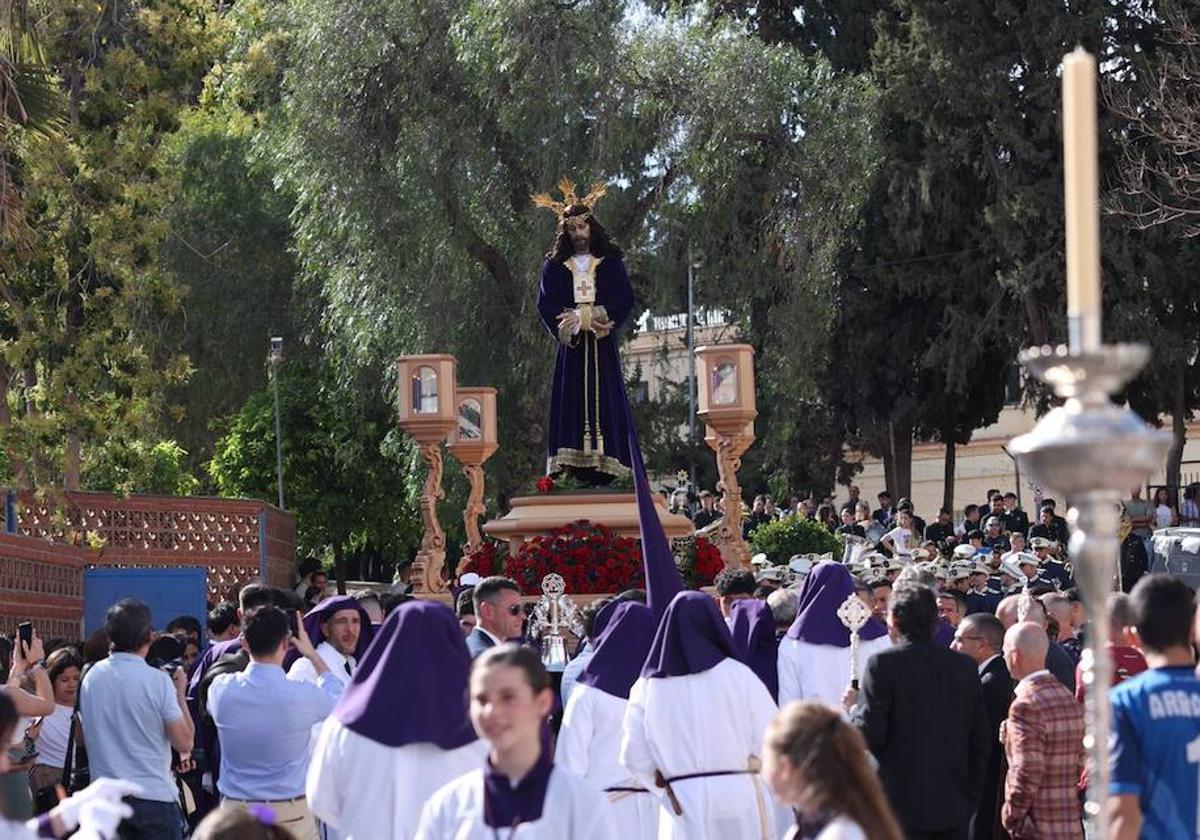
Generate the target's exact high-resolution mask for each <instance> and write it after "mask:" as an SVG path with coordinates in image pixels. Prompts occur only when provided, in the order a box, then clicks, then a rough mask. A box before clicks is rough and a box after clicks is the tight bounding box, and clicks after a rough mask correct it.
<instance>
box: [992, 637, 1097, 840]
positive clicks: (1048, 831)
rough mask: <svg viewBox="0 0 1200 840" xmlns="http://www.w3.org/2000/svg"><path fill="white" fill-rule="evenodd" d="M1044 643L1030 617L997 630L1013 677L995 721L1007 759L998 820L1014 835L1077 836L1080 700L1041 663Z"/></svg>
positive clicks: (1049, 839)
mask: <svg viewBox="0 0 1200 840" xmlns="http://www.w3.org/2000/svg"><path fill="white" fill-rule="evenodd" d="M1049 645H1050V642H1049V639H1047V637H1046V631H1045V630H1043V629H1042V628H1041V627H1040V626H1039V625H1037V624H1033V623H1030V622H1023V623H1020V624H1015V625H1013V626H1012V627H1010V628H1009V630H1008V632H1007V633H1005V634H1004V660H1005V662H1006V664H1007V665H1008V670H1009V672H1010V673H1011V674H1012V676H1013V678H1014V679H1017V680H1019V682H1018V683H1017V688H1016V691H1015V693H1014V697H1013V702H1012V705H1011V706H1010V707H1009V710H1008V719H1007V720H1005V721H1004V723H1002V724H1001V726H1000V741H1001V742H1002V743H1003V744H1004V754H1005V756H1006V758H1007V759H1008V777H1007V778H1006V779H1005V782H1004V807H1003V809H1002V810H1001V812H1000V821H1001V824H1002V825H1003V826H1004V829H1005V831H1007V832H1008V833H1009V834H1010V835H1011V836H1012V837H1014V838H1038V840H1059V838H1061V839H1062V840H1083V825H1082V823H1081V821H1080V811H1079V797H1078V794H1077V785H1078V783H1079V773H1080V771H1081V770H1082V769H1083V760H1084V752H1083V734H1084V726H1083V707H1082V706H1081V705H1080V704H1079V703H1078V702H1077V701H1076V700H1075V698H1074V696H1072V694H1071V692H1070V691H1068V690H1067V689H1066V687H1065V686H1063V684H1062V683H1061V682H1059V681H1058V680H1057V679H1055V678H1054V676H1053V675H1052V674H1051V673H1050V672H1049V671H1048V670H1046V651H1047V650H1048V649H1049Z"/></svg>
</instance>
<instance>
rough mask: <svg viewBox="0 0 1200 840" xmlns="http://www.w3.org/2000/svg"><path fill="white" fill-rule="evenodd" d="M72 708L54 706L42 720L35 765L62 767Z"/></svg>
mask: <svg viewBox="0 0 1200 840" xmlns="http://www.w3.org/2000/svg"><path fill="white" fill-rule="evenodd" d="M74 711H75V709H74V707H72V706H63V705H60V704H57V703H56V704H55V706H54V711H53V712H52V713H51V714H48V715H46V716H45V717H44V718H42V729H41V732H40V733H39V734H38V738H37V751H38V757H37V763H38V764H45V765H47V766H49V767H62V766H63V764H64V763H65V762H66V758H67V739H68V738H69V737H70V736H71V715H72V713H73V712H74Z"/></svg>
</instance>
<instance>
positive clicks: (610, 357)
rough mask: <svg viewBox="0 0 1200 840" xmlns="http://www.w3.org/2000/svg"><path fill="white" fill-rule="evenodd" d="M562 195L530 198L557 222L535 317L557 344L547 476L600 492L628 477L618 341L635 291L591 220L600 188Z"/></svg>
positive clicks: (563, 184) (616, 252)
mask: <svg viewBox="0 0 1200 840" xmlns="http://www.w3.org/2000/svg"><path fill="white" fill-rule="evenodd" d="M559 190H560V191H561V192H562V196H563V200H562V201H555V200H553V199H551V197H550V195H549V194H547V193H542V194H540V195H536V196H534V197H533V201H534V204H536V205H537V206H539V207H547V208H549V209H551V210H553V211H554V212H555V213H556V214H557V215H558V226H557V228H556V230H555V237H554V247H552V248H551V249H550V251H549V253H547V254H546V259H545V262H544V263H543V264H542V279H541V286H540V288H539V289H538V315H539V316H540V317H541V319H542V323H543V324H545V326H546V329H547V330H549V331H550V334H551V335H552V336H554V338H555V340H556V341H557V342H558V356H557V358H556V360H555V363H554V390H553V392H552V393H551V397H550V426H549V433H548V435H547V438H548V446H547V453H546V454H547V460H546V473H547V474H548V475H555V474H558V473H561V472H563V471H564V470H568V471H570V472H571V473H572V474H573V475H575V476H576V477H578V478H580V479H581V480H583V481H584V482H585V483H587V484H589V485H602V484H607V483H608V482H610V481H612V479H613V478H615V477H618V476H624V475H627V474H628V473H629V466H630V460H629V418H630V414H629V404H628V398H627V397H626V395H625V380H624V377H623V376H622V373H621V360H620V357H619V356H618V353H617V333H618V331H619V330H620V328H621V326H622V325H623V324H624V323H625V321H626V320H627V319H628V318H629V314H630V311H631V310H632V309H633V288H632V287H631V286H630V284H629V275H628V274H626V273H625V264H624V262H622V257H623V254H622V253H621V249H620V248H618V247H617V245H616V243H614V242H613V241H612V240H610V239H609V238H608V234H607V233H606V232H605V230H604V228H603V226H601V224H600V222H599V221H597V220H596V217H595V215H594V212H593V211H594V208H595V206H596V202H598V201H599V200H600V198H601V197H602V196H603V195H604V192H605V187H604V185H603V184H596V185H594V186H593V187H592V189H591V190H590V191H589V192H588V194H587V195H586V196H584V197H583V198H579V197H578V196H576V195H575V185H574V184H573V183H572V182H571V181H569V180H567V179H563V180H562V181H560V182H559Z"/></svg>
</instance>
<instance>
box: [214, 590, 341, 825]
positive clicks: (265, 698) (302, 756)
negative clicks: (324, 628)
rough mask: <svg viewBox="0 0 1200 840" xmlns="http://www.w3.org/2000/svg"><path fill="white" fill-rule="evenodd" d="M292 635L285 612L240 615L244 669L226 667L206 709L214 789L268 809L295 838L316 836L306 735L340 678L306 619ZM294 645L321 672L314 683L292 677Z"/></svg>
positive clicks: (230, 800) (333, 699) (329, 704)
mask: <svg viewBox="0 0 1200 840" xmlns="http://www.w3.org/2000/svg"><path fill="white" fill-rule="evenodd" d="M296 629H297V632H296V634H295V635H293V634H292V633H291V631H290V627H289V619H288V614H287V613H285V612H284V611H283V610H281V609H280V608H279V607H276V606H268V607H260V608H259V609H257V610H254V611H253V612H251V613H250V614H249V615H247V616H245V617H244V618H243V623H242V643H243V645H245V647H246V650H247V652H248V653H249V654H250V662H249V664H247V665H246V669H245V670H244V671H238V672H236V673H231V674H222V675H220V676H218V677H217V678H215V679H214V680H213V681H212V685H211V686H209V689H208V711H209V714H211V715H212V719H213V721H214V722H215V723H216V725H217V734H218V737H219V738H220V741H221V772H220V776H219V778H218V781H217V788H218V790H219V791H220V792H221V796H222V798H223V799H224V801H225V803H226V804H229V805H234V806H236V807H239V808H246V809H250V810H261V809H263V808H269V809H270V810H271V811H272V812H273V813H274V820H275V824H276V825H279V826H281V827H283V828H286V829H287V830H288V831H290V832H291V833H292V834H293V835H295V836H296V837H297V838H298V840H317V824H316V820H315V819H314V818H313V814H312V811H311V810H310V809H309V805H308V800H307V799H306V797H305V792H304V783H305V779H306V777H307V775H308V763H309V739H310V736H311V733H312V729H313V727H314V726H316V725H318V724H320V723H322V722H323V721H324V720H325V718H327V717H328V716H329V713H330V712H332V711H333V707H334V704H335V703H337V700H338V698H339V697H340V696H341V694H342V681H341V680H340V679H338V676H337V674H335V673H334V672H333V671H332V670H330V668H329V665H328V663H327V662H326V661H325V660H324V658H322V656H321V655H320V654H319V653H318V652H317V650H316V648H314V647H313V644H312V641H311V640H310V639H309V636H308V632H307V628H305V626H304V624H303V623H301V624H299V626H297V628H296ZM290 648H295V650H296V652H297V653H299V654H300V655H301V656H302V657H304V659H305V661H307V662H308V663H309V665H310V666H311V667H312V669H313V671H314V672H315V673H316V675H317V678H316V685H313V684H311V683H309V682H307V681H305V680H297V679H289V678H288V676H287V674H286V673H285V672H284V670H283V660H284V657H286V656H287V654H288V651H289V649H290Z"/></svg>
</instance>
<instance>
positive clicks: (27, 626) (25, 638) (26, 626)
mask: <svg viewBox="0 0 1200 840" xmlns="http://www.w3.org/2000/svg"><path fill="white" fill-rule="evenodd" d="M17 638H18V639H20V640H21V641H22V642H24V643H25V647H29V646H30V645H32V644H33V622H32V621H22V622H21V623H20V624H18V625H17Z"/></svg>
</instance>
